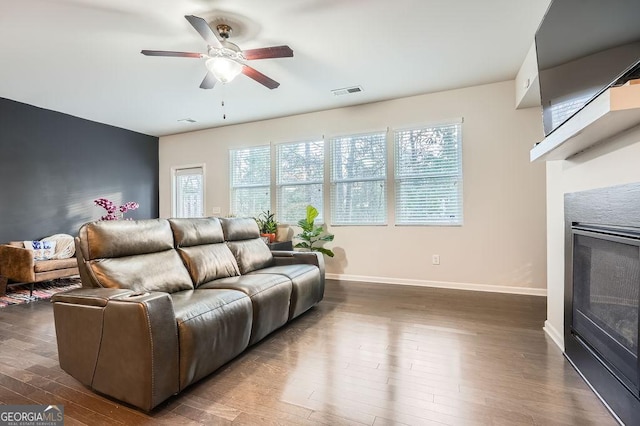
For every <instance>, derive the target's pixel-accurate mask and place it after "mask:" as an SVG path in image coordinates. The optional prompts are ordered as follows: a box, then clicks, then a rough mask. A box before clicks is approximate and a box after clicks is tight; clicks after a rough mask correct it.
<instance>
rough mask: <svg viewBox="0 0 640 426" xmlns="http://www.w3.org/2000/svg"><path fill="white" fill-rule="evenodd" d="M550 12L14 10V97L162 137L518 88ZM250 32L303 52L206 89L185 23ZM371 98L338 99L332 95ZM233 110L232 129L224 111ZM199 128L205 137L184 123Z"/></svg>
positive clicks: (2, 82) (384, 4)
mask: <svg viewBox="0 0 640 426" xmlns="http://www.w3.org/2000/svg"><path fill="white" fill-rule="evenodd" d="M548 4H549V0H268V1H267V0H182V1H177V0H154V1H151V0H147V1H142V0H13V1H9V0H6V1H2V2H0V55H1V56H0V58H1V59H0V61H1V62H0V97H3V98H8V99H13V100H16V101H20V102H24V103H27V104H31V105H35V106H39V107H43V108H47V109H51V110H54V111H60V112H63V113H66V114H70V115H74V116H77V117H82V118H85V119H89V120H93V121H97V122H100V123H106V124H110V125H113V126H117V127H122V128H125V129H130V130H134V131H137V132H141V133H146V134H149V135H154V136H163V135H168V134H173V133H182V132H187V131H192V130H197V129H203V128H208V127H216V126H223V125H228V124H235V123H242V122H248V121H255V120H260V119H266V118H274V117H281V116H286V115H292V114H298V113H304V112H312V111H318V110H324V109H331V108H337V107H342V106H347V105H356V104H362V103H369V102H375V101H381V100H386V99H392V98H398V97H404V96H411V95H417V94H424V93H430V92H436V91H441V90H447V89H452V88H459V87H467V86H473V85H478V84H484V83H491V82H496V81H504V80H509V79H513V78H515V75H516V73H517V71H518V69H519V67H520V65H521V64H522V61H523V60H524V57H525V55H526V53H527V50H528V49H529V47H530V46H531V43H532V42H533V37H534V34H535V31H536V29H537V27H538V24H539V23H540V21H541V19H542V16H543V15H544V12H545V10H546V8H547V6H548ZM189 14H193V15H196V16H201V17H203V18H205V19H207V20H208V21H210V20H213V19H214V18H220V17H222V18H225V19H226V20H227V21H230V22H232V23H234V22H236V24H235V27H236V28H235V29H236V30H237V31H236V33H237V34H232V37H231V39H230V41H232V42H235V43H236V44H239V45H240V47H241V48H242V49H252V48H257V47H265V46H275V45H281V44H287V45H289V46H290V47H291V48H292V49H293V51H294V57H293V58H283V59H267V60H256V61H251V63H250V65H251V66H253V67H254V68H256V69H257V70H259V71H261V72H262V73H264V74H266V75H268V76H269V77H271V78H273V79H274V80H276V81H278V82H280V83H281V86H280V87H279V88H277V89H275V90H269V89H267V88H265V87H263V86H261V85H260V84H258V83H256V82H255V81H253V80H251V79H249V78H248V77H246V76H244V75H240V76H238V77H237V78H236V79H235V80H234V81H232V82H231V83H229V84H226V85H222V84H217V85H216V87H215V88H213V89H211V90H203V89H200V88H198V86H199V85H200V82H201V81H202V79H203V77H204V75H205V67H204V60H203V59H191V58H167V57H146V56H143V55H141V54H140V50H141V49H150V50H177V51H189V52H202V53H205V52H206V43H205V42H204V40H203V39H202V38H201V37H200V36H199V35H198V33H197V32H196V31H195V30H194V29H193V27H191V25H190V24H189V23H188V22H187V21H186V20H185V19H184V15H189ZM354 85H359V86H362V88H363V89H364V91H363V92H362V93H358V94H352V95H346V96H334V95H333V94H332V93H331V90H332V89H338V88H344V87H348V86H354ZM222 100H224V102H225V107H224V113H226V116H227V118H226V120H224V119H223V117H222V116H223V109H222V107H221V101H222ZM183 118H192V119H194V120H196V121H197V123H195V124H189V125H187V124H183V123H179V122H178V120H179V119H183Z"/></svg>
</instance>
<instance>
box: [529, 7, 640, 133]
mask: <svg viewBox="0 0 640 426" xmlns="http://www.w3.org/2000/svg"><path fill="white" fill-rule="evenodd" d="M535 41H536V53H537V56H538V78H539V81H540V96H541V101H542V116H543V123H544V133H545V135H546V136H548V135H549V134H550V133H551V132H553V131H554V130H555V129H557V128H558V127H559V126H561V125H562V124H563V123H565V122H566V121H567V120H568V119H569V118H571V117H572V116H573V115H575V114H576V113H577V112H578V111H580V110H581V109H582V108H583V107H584V106H585V105H587V104H588V103H589V102H591V101H592V100H593V99H594V98H595V97H597V96H598V95H599V94H601V93H602V92H603V91H605V90H606V89H608V88H609V87H611V86H613V85H618V84H623V83H625V82H627V81H628V80H631V79H635V78H640V0H553V1H552V2H551V4H550V6H549V9H548V10H547V13H546V15H545V16H544V18H543V20H542V23H541V24H540V27H539V28H538V31H537V32H536V37H535Z"/></svg>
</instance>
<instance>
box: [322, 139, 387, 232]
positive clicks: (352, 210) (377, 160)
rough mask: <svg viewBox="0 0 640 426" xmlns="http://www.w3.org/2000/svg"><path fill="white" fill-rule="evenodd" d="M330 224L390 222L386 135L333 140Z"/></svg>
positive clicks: (381, 223)
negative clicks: (387, 200) (387, 197)
mask: <svg viewBox="0 0 640 426" xmlns="http://www.w3.org/2000/svg"><path fill="white" fill-rule="evenodd" d="M331 160H332V162H331V223H332V224H333V225H384V224H385V223H386V222H387V208H386V204H387V202H386V195H387V186H386V178H387V149H386V132H379V133H369V134H361V135H352V136H343V137H338V138H333V139H331Z"/></svg>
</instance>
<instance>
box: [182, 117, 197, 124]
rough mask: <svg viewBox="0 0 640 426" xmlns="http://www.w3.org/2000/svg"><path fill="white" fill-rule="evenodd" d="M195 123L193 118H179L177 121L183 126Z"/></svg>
mask: <svg viewBox="0 0 640 426" xmlns="http://www.w3.org/2000/svg"><path fill="white" fill-rule="evenodd" d="M195 122H196V120H194V119H193V118H181V119H180V120H178V123H184V124H191V123H195Z"/></svg>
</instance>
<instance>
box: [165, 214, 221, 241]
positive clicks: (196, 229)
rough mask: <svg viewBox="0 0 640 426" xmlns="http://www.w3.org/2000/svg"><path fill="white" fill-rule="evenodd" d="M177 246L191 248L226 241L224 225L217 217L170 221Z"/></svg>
mask: <svg viewBox="0 0 640 426" xmlns="http://www.w3.org/2000/svg"><path fill="white" fill-rule="evenodd" d="M169 224H170V225H171V230H172V231H173V238H174V240H175V246H176V248H178V247H191V246H198V245H203V244H215V243H221V242H223V241H224V235H223V233H222V225H221V224H220V220H219V219H218V218H216V217H208V218H194V219H169Z"/></svg>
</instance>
